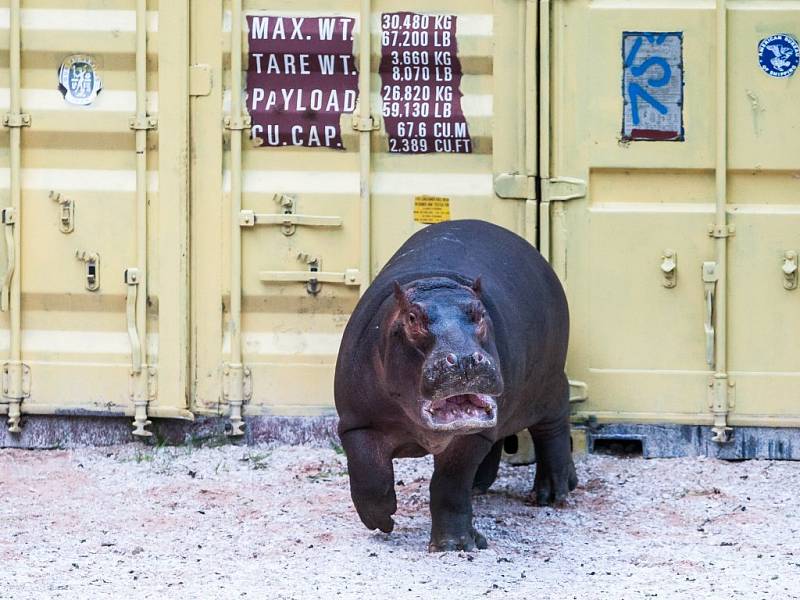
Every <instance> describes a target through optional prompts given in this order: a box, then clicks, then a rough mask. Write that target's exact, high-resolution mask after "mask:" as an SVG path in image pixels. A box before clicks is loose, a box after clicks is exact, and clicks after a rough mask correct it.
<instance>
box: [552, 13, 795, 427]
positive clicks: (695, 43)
mask: <svg viewBox="0 0 800 600" xmlns="http://www.w3.org/2000/svg"><path fill="white" fill-rule="evenodd" d="M798 33H800V11H798V10H797V6H796V5H795V4H793V3H791V2H745V1H741V2H739V1H730V2H717V3H714V2H678V1H675V2H660V3H649V2H619V1H616V0H593V1H575V2H553V3H552V40H551V45H550V46H549V48H550V49H551V51H552V54H551V65H552V70H551V76H550V82H551V86H552V96H551V115H552V116H551V120H550V122H549V124H550V127H551V129H550V131H551V149H552V153H551V154H550V156H551V162H550V165H549V169H550V170H551V176H552V177H555V178H556V179H559V178H561V179H565V178H571V179H574V180H576V181H578V182H584V183H585V184H586V187H585V190H584V189H581V192H580V193H578V194H573V197H572V198H571V199H568V200H563V201H562V200H560V199H559V197H558V193H556V194H554V195H553V197H552V198H551V199H552V200H553V202H552V203H551V204H550V205H549V206H548V213H549V215H548V220H547V224H546V226H544V227H543V232H546V235H547V236H548V240H549V243H548V250H549V251H550V254H551V259H552V263H553V264H554V266H555V268H556V270H557V272H558V273H559V275H560V276H561V277H562V279H563V280H564V282H565V284H566V288H567V292H568V297H569V301H570V306H571V310H572V322H573V334H572V339H571V344H570V356H569V361H568V368H569V370H570V374H571V375H572V376H574V377H577V378H579V379H581V380H584V381H585V382H587V383H588V387H589V399H588V400H587V402H586V403H585V404H583V405H581V407H580V412H579V415H578V417H579V419H583V418H593V417H596V418H597V419H599V420H600V421H601V422H623V423H624V422H629V423H675V424H698V425H712V426H713V427H714V437H715V439H716V440H717V441H725V440H727V439H729V436H730V430H729V427H730V426H734V425H765V426H797V425H798V423H800V419H799V418H800V410H798V404H797V402H796V398H797V392H798V390H799V389H800V379H798V378H799V377H800V357H798V355H797V353H796V352H795V351H794V349H795V348H796V345H797V344H796V341H795V339H794V337H795V336H794V331H796V330H797V326H798V318H799V317H798V315H797V311H796V310H793V307H796V303H797V300H798V296H797V294H798V291H797V290H796V289H793V283H794V281H795V279H794V278H795V277H796V275H795V274H794V273H795V272H794V270H793V264H794V262H795V261H796V253H797V249H798V247H800V228H798V225H800V221H798V215H799V214H800V182H798V179H797V176H796V173H797V170H798V166H800V165H799V164H798V157H799V156H800V152H799V150H800V148H798V143H800V142H798V136H797V132H798V128H800V119H799V118H798V116H797V111H796V110H795V109H794V108H793V107H795V106H797V104H798V101H799V100H800V88H798V87H797V86H798V84H797V81H796V80H797V75H794V76H792V75H793V73H794V70H795V69H796V67H797V62H798V55H800V52H798V51H797V42H796V37H797V35H798ZM573 187H578V188H581V186H580V185H577V184H573ZM556 192H558V190H557V189H556ZM583 192H585V194H584V193H583ZM543 198H544V199H545V200H547V199H548V196H547V194H545V193H543ZM562 198H563V197H562ZM545 206H547V203H545ZM544 239H545V238H543V240H544Z"/></svg>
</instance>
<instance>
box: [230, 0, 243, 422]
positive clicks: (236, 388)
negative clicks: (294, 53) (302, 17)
mask: <svg viewBox="0 0 800 600" xmlns="http://www.w3.org/2000/svg"><path fill="white" fill-rule="evenodd" d="M242 121H243V115H242V0H231V114H230V121H229V123H230V128H229V129H230V136H231V221H230V222H231V302H230V304H231V306H230V315H229V318H228V332H229V334H230V339H231V356H230V363H229V364H228V366H227V371H228V372H229V375H228V376H229V385H228V405H229V407H230V429H229V431H228V434H229V435H231V436H240V435H244V429H243V426H244V422H243V420H242V405H243V404H244V366H243V364H242V229H241V227H240V225H239V218H240V213H241V211H242V129H241V127H242Z"/></svg>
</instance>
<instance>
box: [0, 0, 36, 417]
mask: <svg viewBox="0 0 800 600" xmlns="http://www.w3.org/2000/svg"><path fill="white" fill-rule="evenodd" d="M9 12H10V22H9V89H10V103H9V109H10V110H9V114H8V116H7V117H6V119H5V121H6V123H7V126H8V127H9V142H8V143H9V167H10V182H9V184H10V185H9V192H10V197H11V198H10V200H11V213H10V214H9V216H10V217H13V222H12V223H8V222H6V236H9V235H10V234H11V233H13V232H12V231H10V230H9V227H12V228H13V229H14V230H15V233H16V235H13V240H12V239H9V238H8V237H7V238H6V239H7V242H8V250H10V251H11V250H12V246H13V256H11V257H9V261H11V260H13V265H12V264H10V262H9V265H8V267H9V269H10V270H11V275H10V276H9V275H8V274H7V275H6V277H7V279H10V281H9V282H8V283H9V284H10V286H9V288H8V310H9V320H10V325H11V349H10V350H11V351H10V353H9V360H8V363H7V365H6V367H7V372H8V376H9V381H8V386H7V388H6V389H4V390H3V396H4V398H3V401H4V403H7V404H8V429H9V431H11V432H12V433H18V432H19V431H20V415H21V404H22V399H23V397H24V393H23V385H22V312H21V310H22V302H21V300H22V290H21V288H20V281H21V280H20V266H21V261H20V238H21V235H20V231H21V228H20V225H21V223H22V187H21V185H22V184H21V181H20V177H21V170H22V149H21V143H22V140H21V136H22V128H21V125H22V123H23V119H22V111H21V108H22V107H21V103H20V86H21V70H22V66H21V61H20V51H21V43H20V35H21V29H22V25H21V21H20V12H21V11H20V0H11V6H10V9H9ZM29 122H30V121H28V123H29ZM4 216H5V215H4ZM4 293H5V290H4Z"/></svg>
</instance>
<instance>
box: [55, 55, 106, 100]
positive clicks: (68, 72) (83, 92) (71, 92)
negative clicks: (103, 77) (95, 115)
mask: <svg viewBox="0 0 800 600" xmlns="http://www.w3.org/2000/svg"><path fill="white" fill-rule="evenodd" d="M58 83H59V86H58V87H59V89H60V90H61V93H62V94H63V95H64V100H66V101H67V102H69V103H70V104H77V105H79V106H86V105H87V104H91V103H92V102H94V100H95V98H97V94H98V92H99V91H100V90H101V89H103V83H102V82H101V81H100V75H99V74H98V73H97V65H96V64H95V62H94V59H92V57H91V56H86V55H82V54H76V55H74V56H68V57H67V58H65V59H64V62H62V63H61V67H59V69H58Z"/></svg>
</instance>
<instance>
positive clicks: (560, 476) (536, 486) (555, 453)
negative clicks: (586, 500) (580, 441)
mask: <svg viewBox="0 0 800 600" xmlns="http://www.w3.org/2000/svg"><path fill="white" fill-rule="evenodd" d="M528 431H530V433H531V437H532V438H533V447H534V450H535V452H536V477H535V479H534V483H533V499H534V500H535V501H536V504H538V505H540V506H544V505H551V506H563V504H564V502H565V500H566V499H567V495H568V494H569V493H570V492H571V491H572V490H574V489H575V488H576V487H577V485H578V476H577V474H576V473H575V464H574V463H573V461H572V448H571V442H570V434H569V420H568V419H566V418H564V419H561V420H560V421H559V422H557V423H552V424H543V423H539V424H537V425H536V426H534V427H529V428H528Z"/></svg>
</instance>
